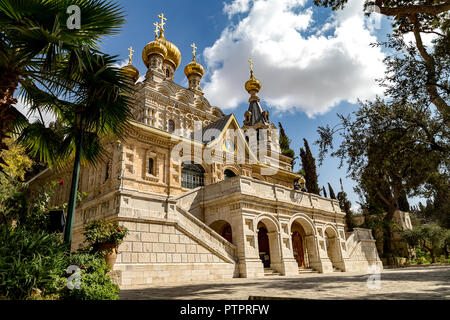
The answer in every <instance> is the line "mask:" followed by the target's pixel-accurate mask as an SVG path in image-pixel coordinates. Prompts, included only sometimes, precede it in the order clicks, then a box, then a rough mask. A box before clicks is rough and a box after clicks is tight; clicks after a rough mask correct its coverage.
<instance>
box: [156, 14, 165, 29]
mask: <svg viewBox="0 0 450 320" xmlns="http://www.w3.org/2000/svg"><path fill="white" fill-rule="evenodd" d="M158 18H161V23H160V24H159V27H160V28H161V30H164V25H165V24H166V23H165V22H164V21H165V20H167V18H166V17H164V13H161V14H160V15H158Z"/></svg>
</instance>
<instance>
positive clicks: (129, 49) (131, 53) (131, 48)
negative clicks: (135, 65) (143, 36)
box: [128, 46, 134, 63]
mask: <svg viewBox="0 0 450 320" xmlns="http://www.w3.org/2000/svg"><path fill="white" fill-rule="evenodd" d="M128 51H130V54H129V55H128V57H129V58H130V60H129V61H130V63H131V57H133V53H134V50H133V47H131V46H130V47H129V48H128Z"/></svg>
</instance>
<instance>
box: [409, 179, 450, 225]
mask: <svg viewBox="0 0 450 320" xmlns="http://www.w3.org/2000/svg"><path fill="white" fill-rule="evenodd" d="M449 212H450V186H449V185H448V184H441V185H439V186H436V187H435V188H434V190H433V194H432V196H431V198H429V199H427V201H426V204H425V205H423V204H422V203H419V205H418V206H416V207H413V208H412V210H411V213H412V215H413V216H414V217H416V218H418V219H419V221H420V223H422V224H425V223H437V224H439V225H440V226H441V227H443V228H446V229H450V214H449Z"/></svg>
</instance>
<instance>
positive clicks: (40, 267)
mask: <svg viewBox="0 0 450 320" xmlns="http://www.w3.org/2000/svg"><path fill="white" fill-rule="evenodd" d="M67 252H68V250H67V247H66V246H65V245H64V244H63V243H62V241H61V238H60V237H58V236H57V235H52V234H47V233H45V232H44V231H28V230H26V229H25V228H22V227H17V228H14V227H10V226H7V225H0V295H2V296H4V297H5V298H7V299H15V300H16V299H28V298H30V297H31V293H32V291H33V290H36V289H38V290H40V291H41V292H42V296H46V295H50V294H54V293H56V292H57V291H58V290H60V288H61V284H62V282H61V275H62V274H63V273H64V272H65V268H66V267H67Z"/></svg>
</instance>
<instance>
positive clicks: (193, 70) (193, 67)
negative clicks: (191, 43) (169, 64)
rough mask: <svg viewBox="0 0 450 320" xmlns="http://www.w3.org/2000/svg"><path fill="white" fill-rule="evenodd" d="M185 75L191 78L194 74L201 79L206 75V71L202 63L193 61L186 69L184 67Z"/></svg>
mask: <svg viewBox="0 0 450 320" xmlns="http://www.w3.org/2000/svg"><path fill="white" fill-rule="evenodd" d="M184 74H185V75H186V77H187V78H189V76H191V75H193V74H197V75H199V76H200V77H203V75H204V74H205V70H204V69H203V66H202V65H201V64H200V63H198V62H197V61H195V60H192V61H191V62H189V63H188V64H187V65H186V67H184Z"/></svg>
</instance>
